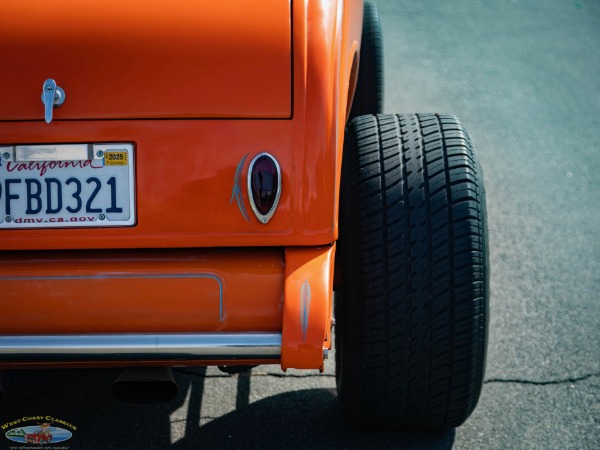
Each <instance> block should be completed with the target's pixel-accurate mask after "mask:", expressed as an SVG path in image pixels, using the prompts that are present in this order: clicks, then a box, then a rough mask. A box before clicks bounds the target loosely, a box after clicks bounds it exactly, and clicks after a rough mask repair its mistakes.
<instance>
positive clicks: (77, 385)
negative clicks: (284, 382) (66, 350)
mask: <svg viewBox="0 0 600 450" xmlns="http://www.w3.org/2000/svg"><path fill="white" fill-rule="evenodd" d="M119 373H120V371H118V370H41V371H7V372H4V389H5V396H4V401H2V402H1V403H0V426H2V425H5V424H7V423H8V422H11V421H15V420H18V419H21V418H28V417H46V416H50V417H52V418H55V419H59V420H64V421H66V422H69V423H71V424H73V425H74V426H76V427H77V430H75V431H74V433H73V438H72V439H71V440H70V441H68V442H65V444H68V448H69V449H86V450H87V449H117V448H128V449H155V448H156V449H166V448H173V449H188V448H190V449H191V448H195V449H220V448H223V449H225V448H227V449H230V448H243V449H253V448H257V449H258V448H260V449H270V448H277V449H280V448H310V449H319V448H323V449H324V448H327V449H332V448H345V449H354V448H357V449H363V448H364V449H366V448H377V449H387V448H390V449H391V448H394V449H399V448H400V449H434V450H442V449H450V448H452V446H453V443H454V438H455V431H454V430H449V431H447V432H443V433H438V434H420V433H413V434H406V433H380V432H368V431H363V430H356V429H351V428H348V427H347V426H346V425H345V424H344V423H343V422H342V420H341V418H340V411H339V405H338V402H337V396H336V394H335V390H334V389H304V390H299V391H291V392H285V393H281V394H277V395H273V396H270V397H266V398H262V399H260V400H258V401H255V402H253V403H250V401H249V396H250V383H251V380H252V377H251V376H249V375H248V374H245V375H237V376H236V377H237V378H238V379H237V394H236V408H235V410H234V411H231V412H230V413H227V414H224V415H222V416H220V417H216V418H214V419H213V420H211V421H210V422H208V423H205V424H204V425H203V426H200V419H201V417H200V414H201V406H202V398H203V396H204V380H205V378H204V377H205V374H206V369H205V368H195V369H186V371H185V373H182V372H175V378H176V381H177V383H178V385H179V394H178V396H177V398H176V399H175V400H173V401H172V402H169V403H163V404H152V405H129V404H121V403H117V402H115V401H114V400H113V399H112V397H111V396H110V391H109V390H110V385H111V383H112V381H114V379H116V378H117V376H118V375H119ZM188 393H189V403H188V407H187V409H186V412H185V418H183V417H180V418H179V419H177V418H175V419H173V418H172V417H171V416H172V414H173V412H174V411H176V410H179V409H180V408H181V406H182V405H184V403H185V402H186V397H187V395H188ZM204 419H205V418H204ZM171 422H179V423H178V424H176V425H177V426H179V427H185V432H184V433H182V436H183V437H182V438H181V439H179V440H178V441H176V442H175V443H173V444H172V443H171V429H172V424H171ZM55 425H56V426H60V424H58V423H57V424H55ZM4 433H5V431H3V432H2V433H1V434H2V436H0V448H9V446H10V445H12V443H11V442H10V441H8V440H7V439H6V438H5V437H4ZM14 448H19V447H18V445H17V446H16V447H14Z"/></svg>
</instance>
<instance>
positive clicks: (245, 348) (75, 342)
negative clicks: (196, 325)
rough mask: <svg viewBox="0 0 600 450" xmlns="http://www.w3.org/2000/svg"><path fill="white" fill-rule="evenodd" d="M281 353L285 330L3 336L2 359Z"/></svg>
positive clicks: (155, 358)
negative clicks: (282, 332)
mask: <svg viewBox="0 0 600 450" xmlns="http://www.w3.org/2000/svg"><path fill="white" fill-rule="evenodd" d="M280 358H281V333H180V334H171V333H169V334H166V333H165V334H93V335H75V334H74V335H70V334H69V335H31V336H23V335H20V336H0V363H2V362H16V361H20V362H30V361H36V362H45V361H52V362H72V361H77V362H88V361H122V360H144V361H164V360H188V361H191V360H197V361H202V360H263V359H273V360H279V359H280Z"/></svg>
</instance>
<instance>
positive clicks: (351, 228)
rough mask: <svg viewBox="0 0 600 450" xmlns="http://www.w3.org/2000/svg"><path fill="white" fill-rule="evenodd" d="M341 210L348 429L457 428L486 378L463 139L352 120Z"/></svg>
mask: <svg viewBox="0 0 600 450" xmlns="http://www.w3.org/2000/svg"><path fill="white" fill-rule="evenodd" d="M341 182H342V185H341V194H340V196H341V198H340V238H339V242H338V248H339V250H338V255H339V257H340V258H341V265H342V266H341V268H342V271H341V287H342V290H341V296H340V295H338V296H337V297H336V302H335V317H336V329H335V331H336V336H335V347H336V381H337V388H338V394H339V398H340V405H341V408H342V412H343V413H344V415H345V416H346V418H348V419H350V421H351V422H352V423H353V424H355V425H359V426H364V427H368V428H375V429H387V430H419V429H430V430H435V429H444V428H448V427H456V426H458V425H460V424H461V423H463V422H464V421H465V420H466V419H467V417H468V416H469V415H470V414H471V412H472V411H473V409H474V408H475V405H476V404H477V401H478V399H479V395H480V392H481V388H482V384H483V376H484V372H485V358H486V349H487V329H488V256H487V255H488V252H487V232H486V218H485V193H484V190H483V180H482V174H481V169H480V166H479V163H478V160H477V158H476V156H475V154H474V151H473V144H472V141H471V138H470V136H469V133H468V132H467V130H466V129H465V128H464V127H463V126H462V125H461V124H460V122H459V121H458V120H457V119H456V118H454V117H450V116H440V115H437V114H411V115H379V116H363V117H357V118H355V119H354V120H352V121H351V122H350V124H349V125H348V128H347V130H346V142H345V146H344V156H343V163H342V181H341Z"/></svg>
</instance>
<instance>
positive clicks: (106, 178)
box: [0, 144, 135, 228]
mask: <svg viewBox="0 0 600 450" xmlns="http://www.w3.org/2000/svg"><path fill="white" fill-rule="evenodd" d="M133 169H134V152H133V145H132V144H58V145H54V144H48V145H15V146H0V228H64V227H119V226H132V225H134V224H135V201H134V198H135V197H134V194H135V192H134V189H135V182H134V170H133Z"/></svg>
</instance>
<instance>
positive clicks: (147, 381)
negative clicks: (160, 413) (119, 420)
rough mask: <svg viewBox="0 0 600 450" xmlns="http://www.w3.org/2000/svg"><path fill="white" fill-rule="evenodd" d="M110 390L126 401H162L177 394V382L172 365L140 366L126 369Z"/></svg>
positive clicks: (114, 395)
mask: <svg viewBox="0 0 600 450" xmlns="http://www.w3.org/2000/svg"><path fill="white" fill-rule="evenodd" d="M110 392H111V394H112V396H113V397H114V398H115V399H116V400H117V401H120V402H124V403H160V402H168V401H171V400H173V399H174V398H175V397H176V396H177V384H176V383H175V379H174V378H173V372H172V371H171V368H170V367H139V368H134V369H126V370H125V371H124V372H123V373H122V374H121V376H120V377H119V378H117V379H116V380H115V382H114V383H113V385H112V386H111V388H110Z"/></svg>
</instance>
